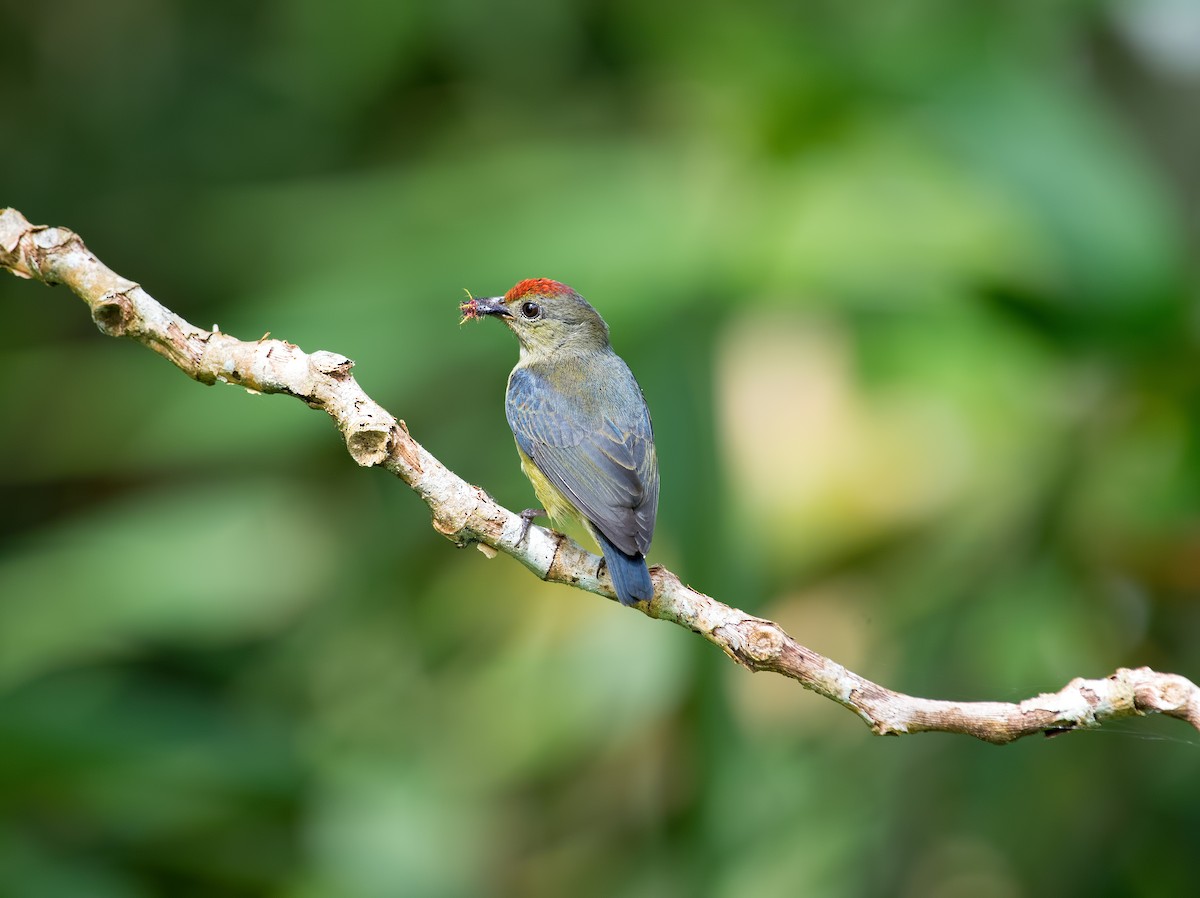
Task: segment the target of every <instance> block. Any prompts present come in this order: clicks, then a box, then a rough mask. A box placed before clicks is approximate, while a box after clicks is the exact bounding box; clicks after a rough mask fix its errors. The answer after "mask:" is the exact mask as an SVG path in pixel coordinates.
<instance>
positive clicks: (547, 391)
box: [505, 368, 658, 555]
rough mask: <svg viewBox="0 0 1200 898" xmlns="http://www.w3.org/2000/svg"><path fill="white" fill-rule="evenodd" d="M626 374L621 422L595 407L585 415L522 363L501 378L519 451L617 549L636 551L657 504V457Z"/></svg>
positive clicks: (645, 541)
mask: <svg viewBox="0 0 1200 898" xmlns="http://www.w3.org/2000/svg"><path fill="white" fill-rule="evenodd" d="M626 370H627V369H626ZM629 379H630V381H631V386H632V389H633V391H634V393H635V394H636V397H637V402H636V408H637V412H636V413H635V414H634V415H633V416H632V419H633V420H632V421H631V422H630V423H628V424H625V425H624V426H622V425H621V424H620V423H618V422H615V421H614V420H613V417H614V416H610V415H608V414H605V411H604V409H603V407H601V409H600V411H599V412H598V413H597V414H596V415H595V416H593V417H592V418H590V419H588V416H587V415H586V414H585V413H583V412H582V411H581V410H580V404H579V403H577V402H572V401H570V400H568V399H567V398H565V397H564V396H563V395H562V394H561V393H560V392H559V391H558V390H556V389H555V388H554V387H553V386H552V385H551V384H550V382H549V380H547V379H546V378H545V377H543V376H542V375H540V374H538V373H536V372H534V371H531V370H529V369H528V368H518V369H516V370H515V371H514V372H513V373H512V376H511V377H510V378H509V382H508V395H507V401H506V403H505V412H506V414H507V416H508V424H509V426H510V427H511V428H512V432H513V436H515V437H516V440H517V445H518V446H520V447H521V451H522V452H524V453H525V454H526V455H528V456H529V457H530V458H531V459H533V463H534V464H535V465H537V467H538V470H540V471H541V472H542V473H543V474H545V475H546V477H547V479H549V480H550V482H551V483H553V484H554V485H555V486H556V487H558V489H559V490H560V491H561V492H562V493H563V494H564V495H565V496H566V497H567V498H568V499H570V500H571V503H572V504H573V505H574V506H575V507H576V508H577V509H578V510H579V512H580V513H581V514H582V515H583V516H584V517H585V518H586V519H587V520H588V521H589V522H590V523H591V524H592V526H594V527H595V528H596V529H598V530H599V531H600V532H601V533H603V534H604V535H605V536H606V537H608V539H609V540H610V541H611V542H612V543H613V544H614V545H616V546H617V547H618V548H619V549H620V550H621V551H622V552H626V553H628V554H630V555H644V554H645V553H646V551H647V550H648V549H649V548H650V538H651V537H652V536H653V535H654V519H655V515H656V512H657V508H658V457H657V456H656V454H655V451H654V434H653V430H652V427H651V424H650V414H649V412H648V411H647V409H646V404H645V402H644V401H643V400H642V397H641V391H640V390H638V387H637V384H636V383H633V382H632V380H633V376H632V375H629Z"/></svg>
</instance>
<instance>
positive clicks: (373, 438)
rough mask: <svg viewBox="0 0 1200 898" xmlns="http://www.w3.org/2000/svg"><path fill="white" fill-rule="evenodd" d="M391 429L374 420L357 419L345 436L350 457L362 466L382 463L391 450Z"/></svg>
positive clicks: (366, 466) (368, 466)
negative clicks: (380, 425) (379, 424)
mask: <svg viewBox="0 0 1200 898" xmlns="http://www.w3.org/2000/svg"><path fill="white" fill-rule="evenodd" d="M392 432H393V431H392V430H391V429H390V428H382V427H379V426H378V425H377V424H375V423H374V422H369V421H357V422H355V424H354V430H353V431H352V432H351V433H350V434H349V435H348V436H347V437H346V448H347V449H348V450H349V451H350V455H351V457H352V458H353V459H354V460H355V461H356V462H358V463H359V464H360V465H362V466H363V467H364V468H371V467H374V466H375V465H378V464H382V463H383V462H384V461H385V460H387V457H388V456H389V455H390V454H391V451H392Z"/></svg>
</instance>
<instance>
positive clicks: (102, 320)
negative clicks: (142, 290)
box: [92, 290, 135, 337]
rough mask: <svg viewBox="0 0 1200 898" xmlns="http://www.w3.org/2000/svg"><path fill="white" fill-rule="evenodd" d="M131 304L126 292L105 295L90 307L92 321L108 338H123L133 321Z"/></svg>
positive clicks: (113, 292)
mask: <svg viewBox="0 0 1200 898" xmlns="http://www.w3.org/2000/svg"><path fill="white" fill-rule="evenodd" d="M134 319H135V315H134V311H133V303H132V302H131V301H130V299H129V292H128V291H127V290H121V291H112V292H109V293H105V294H104V295H103V296H101V297H100V299H99V300H97V301H96V303H95V305H93V306H92V321H94V322H95V323H96V327H98V328H100V332H101V333H103V334H106V335H108V336H110V337H120V336H124V334H125V332H126V330H128V328H129V325H130V324H131V323H132V322H133V321H134Z"/></svg>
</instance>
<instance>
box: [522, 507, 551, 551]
mask: <svg viewBox="0 0 1200 898" xmlns="http://www.w3.org/2000/svg"><path fill="white" fill-rule="evenodd" d="M545 513H546V509H544V508H526V509H525V510H524V511H523V512H521V514H520V515H519V517H520V518H521V532H520V533H519V534H517V546H518V547H519V546H520V545H521V543H523V542H525V540H526V539H527V538H528V537H529V528H530V527H532V526H533V519H534V518H539V517H541V516H542V515H544V514H545Z"/></svg>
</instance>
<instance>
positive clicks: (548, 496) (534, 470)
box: [517, 446, 587, 527]
mask: <svg viewBox="0 0 1200 898" xmlns="http://www.w3.org/2000/svg"><path fill="white" fill-rule="evenodd" d="M517 454H518V455H519V456H521V470H522V471H524V472H525V476H526V477H528V478H529V482H530V483H532V484H533V492H534V494H535V495H536V496H537V498H538V502H540V503H541V504H542V508H544V509H545V510H546V514H547V515H549V516H550V517H551V518H552V519H553V520H554V521H555V522H556V523H558V524H566V523H570V522H571V521H578V522H580V523H582V524H583V525H584V526H585V527H586V526H587V522H586V521H584V520H583V518H582V516H580V514H579V511H578V509H576V508H575V506H574V505H572V504H571V500H570V499H568V498H567V497H566V496H564V495H563V494H562V493H561V492H560V491H559V489H558V487H556V486H555V485H554V484H553V483H551V482H550V480H549V479H548V478H547V477H546V475H545V474H543V473H542V472H541V471H539V470H538V466H537V465H535V464H534V463H533V459H532V458H530V457H529V456H528V455H526V454H525V453H524V452H522V451H521V447H520V446H518V447H517Z"/></svg>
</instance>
